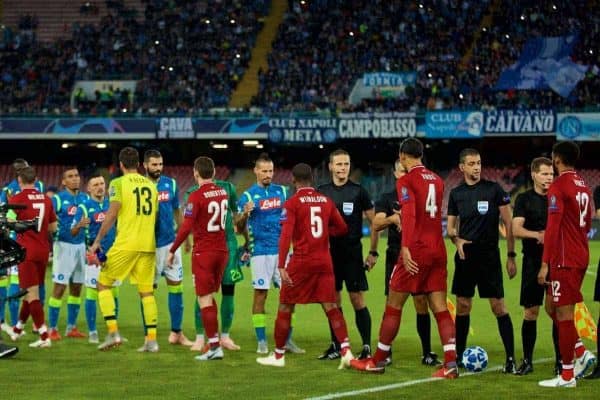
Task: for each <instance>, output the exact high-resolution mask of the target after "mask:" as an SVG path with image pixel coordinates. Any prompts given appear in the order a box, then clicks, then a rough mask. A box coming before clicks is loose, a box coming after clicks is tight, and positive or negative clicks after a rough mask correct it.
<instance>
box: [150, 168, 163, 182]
mask: <svg viewBox="0 0 600 400" xmlns="http://www.w3.org/2000/svg"><path fill="white" fill-rule="evenodd" d="M161 173H162V171H161V170H156V171H148V176H150V178H152V179H154V180H158V178H160V174H161Z"/></svg>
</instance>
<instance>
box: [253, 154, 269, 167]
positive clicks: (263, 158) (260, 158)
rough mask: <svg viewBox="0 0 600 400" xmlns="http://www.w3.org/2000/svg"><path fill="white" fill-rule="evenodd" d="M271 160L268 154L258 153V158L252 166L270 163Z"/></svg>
mask: <svg viewBox="0 0 600 400" xmlns="http://www.w3.org/2000/svg"><path fill="white" fill-rule="evenodd" d="M272 162H273V160H271V157H269V154H267V153H260V154H259V155H258V158H257V159H256V161H255V162H254V166H255V167H256V166H257V165H258V164H259V163H272Z"/></svg>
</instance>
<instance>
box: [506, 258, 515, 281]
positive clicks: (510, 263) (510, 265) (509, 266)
mask: <svg viewBox="0 0 600 400" xmlns="http://www.w3.org/2000/svg"><path fill="white" fill-rule="evenodd" d="M506 272H508V279H512V278H514V277H515V276H516V275H517V263H516V262H515V259H514V257H508V259H507V260H506Z"/></svg>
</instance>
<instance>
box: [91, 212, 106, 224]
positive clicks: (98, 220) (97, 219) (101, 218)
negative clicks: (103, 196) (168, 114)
mask: <svg viewBox="0 0 600 400" xmlns="http://www.w3.org/2000/svg"><path fill="white" fill-rule="evenodd" d="M93 218H94V222H96V223H97V224H101V223H102V221H104V219H105V218H106V214H105V213H104V211H100V212H97V213H96V214H94V217H93Z"/></svg>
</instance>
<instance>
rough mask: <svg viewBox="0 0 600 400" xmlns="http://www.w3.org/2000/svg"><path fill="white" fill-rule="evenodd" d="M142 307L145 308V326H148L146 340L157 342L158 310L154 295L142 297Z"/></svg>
mask: <svg viewBox="0 0 600 400" xmlns="http://www.w3.org/2000/svg"><path fill="white" fill-rule="evenodd" d="M142 307H143V308H144V325H146V330H147V334H146V339H148V340H156V321H157V319H158V308H157V307H156V299H155V298H154V295H152V296H146V297H142Z"/></svg>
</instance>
